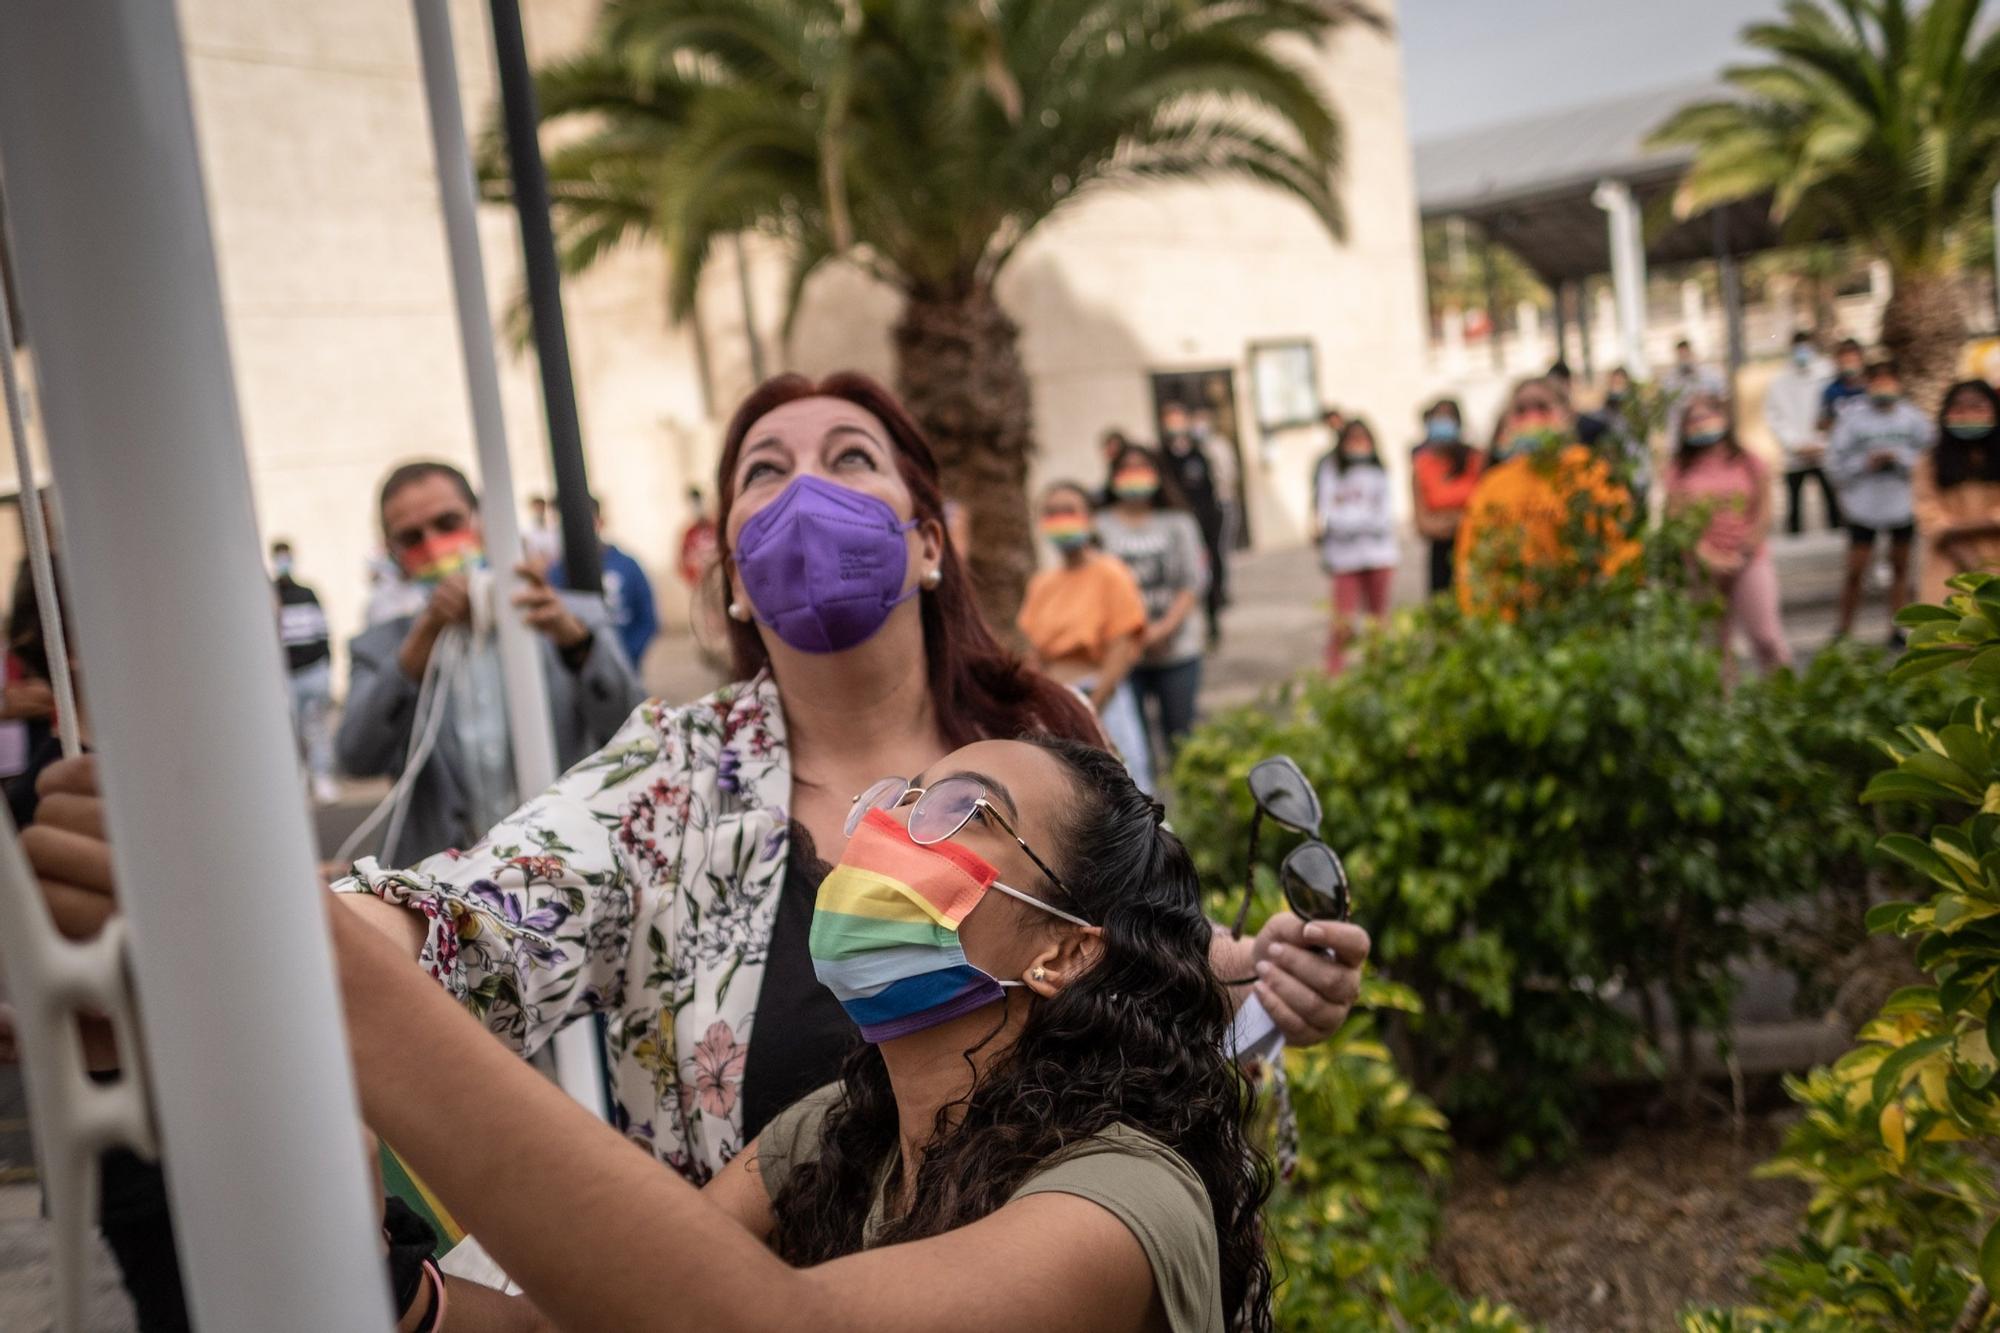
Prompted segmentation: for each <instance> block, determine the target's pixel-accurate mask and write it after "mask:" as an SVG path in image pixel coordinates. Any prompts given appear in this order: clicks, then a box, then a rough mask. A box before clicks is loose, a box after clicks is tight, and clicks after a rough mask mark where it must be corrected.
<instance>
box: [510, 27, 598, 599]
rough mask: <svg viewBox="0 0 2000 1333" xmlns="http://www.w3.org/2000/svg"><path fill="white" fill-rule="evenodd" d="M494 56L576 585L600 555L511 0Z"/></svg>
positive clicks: (524, 47) (530, 97)
mask: <svg viewBox="0 0 2000 1333" xmlns="http://www.w3.org/2000/svg"><path fill="white" fill-rule="evenodd" d="M490 7H491V9H492V13H493V57H494V61H495V63H497V64H498V65H499V67H500V107H501V113H502V118H503V119H504V121H505V123H506V127H507V170H508V172H509V174H510V175H511V176H512V177H513V179H514V211H515V212H516V213H518V214H519V215H520V219H521V265H522V268H523V270H524V271H525V272H526V274H527V278H528V310H529V313H530V314H531V315H532V316H533V320H534V327H535V360H536V361H537V362H538V363H539V364H540V366H541V370H542V408H543V410H544V411H545V412H546V413H547V414H548V419H549V457H550V459H551V461H552V463H553V464H554V470H555V477H556V509H557V512H558V513H560V514H561V516H562V530H563V574H564V582H565V583H567V584H568V585H569V586H570V587H571V588H573V589H575V590H576V591H578V592H600V591H602V590H603V587H604V557H603V554H602V552H601V551H600V550H599V549H598V544H597V524H596V521H595V519H594V518H593V516H592V515H591V512H590V477H589V474H588V472H587V471H586V469H585V467H584V463H583V432H582V430H581V428H580V427H579V426H578V425H577V420H576V383H575V381H574V380H572V379H571V378H570V373H569V336H568V334H567V333H565V332H564V330H563V312H562V273H561V270H560V269H559V268H558V267H557V265H556V236H555V230H554V229H553V228H552V227H551V226H550V225H549V177H548V172H547V171H546V170H545V169H544V168H543V166H542V146H541V140H540V138H539V136H538V129H539V125H540V121H541V116H540V115H539V114H538V113H537V111H536V109H535V80H534V75H533V73H532V72H530V70H529V69H528V43H527V39H526V38H525V37H523V36H522V33H521V10H520V7H519V6H518V5H517V4H516V3H515V0H492V4H491V6H490Z"/></svg>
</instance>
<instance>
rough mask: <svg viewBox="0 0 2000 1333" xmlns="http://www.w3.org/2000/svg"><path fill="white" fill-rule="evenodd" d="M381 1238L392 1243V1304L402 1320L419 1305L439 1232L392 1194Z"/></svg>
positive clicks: (387, 1201) (385, 1208) (384, 1206)
mask: <svg viewBox="0 0 2000 1333" xmlns="http://www.w3.org/2000/svg"><path fill="white" fill-rule="evenodd" d="M382 1234H383V1236H384V1237H385V1238H387V1240H388V1242H389V1258H388V1266H389V1301H390V1304H391V1306H392V1308H393V1309H394V1310H395V1311H396V1317H397V1318H398V1319H401V1318H402V1317H403V1315H404V1314H406V1313H408V1312H409V1309H410V1307H411V1306H412V1305H415V1304H416V1302H417V1294H418V1292H420V1291H421V1290H422V1288H423V1282H424V1270H425V1266H426V1265H427V1264H429V1263H430V1258H431V1252H432V1251H433V1250H435V1249H436V1248H437V1232H436V1231H434V1230H432V1229H431V1224H430V1223H429V1222H426V1221H425V1220H424V1219H423V1217H422V1216H421V1215H420V1214H419V1213H417V1211H416V1210H415V1209H413V1208H411V1207H410V1205H408V1204H407V1203H404V1202H403V1201H402V1200H401V1199H399V1198H397V1197H396V1196H394V1195H393V1194H392V1195H390V1196H389V1197H388V1198H386V1199H384V1200H383V1203H382ZM440 1285H441V1284H440Z"/></svg>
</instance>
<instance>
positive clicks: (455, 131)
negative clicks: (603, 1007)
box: [412, 0, 607, 1119]
mask: <svg viewBox="0 0 2000 1333" xmlns="http://www.w3.org/2000/svg"><path fill="white" fill-rule="evenodd" d="M412 8H413V9H415V11H416V17H417V46H418V49H419V51H420V53H421V55H422V57H423V67H424V99H425V105H426V106H427V108H428V109H429V112H430V125H431V145H432V147H433V149H434V150H435V151H436V153H437V174H438V197H439V202H440V203H441V204H442V206H443V212H444V227H445V241H446V243H447V247H448V248H449V250H450V253H451V286H452V295H453V298H454V300H455V302H456V304H457V307H458V341H459V351H460V353H461V355H462V356H463V358H464V362H465V384H466V391H467V393H468V394H469V395H470V397H471V400H472V433H473V438H474V442H475V444H476V445H477V447H478V450H479V493H480V506H479V520H480V525H481V526H482V527H483V528H484V529H485V531H486V546H487V553H488V555H490V556H491V558H492V560H493V563H494V566H495V569H496V572H497V574H498V577H497V578H496V579H495V593H494V595H495V597H496V598H498V599H500V600H501V601H502V602H503V603H504V600H505V598H506V590H507V589H509V588H511V587H513V569H514V566H515V565H516V564H518V563H519V562H520V559H521V533H520V521H519V519H518V517H517V511H516V509H515V506H514V468H513V463H512V461H511V460H510V459H509V457H508V454H507V425H506V419H505V417H504V416H503V415H502V413H501V410H500V376H499V373H498V371H497V370H496V369H495V368H494V357H493V319H492V315H491V313H490V312H489V311H488V309H487V305H486V274H485V271H484V269H483V267H482V265H481V262H480V254H479V217H478V203H477V199H476V196H475V194H474V191H473V178H472V154H471V153H470V152H469V151H468V150H467V148H466V146H465V113H464V110H463V109H462V107H461V106H460V104H459V96H458V62H457V58H456V55H455V53H454V52H453V50H452V43H451V14H450V12H449V10H448V9H447V8H446V5H445V0H414V3H413V4H412ZM493 619H494V626H495V629H496V631H497V632H498V634H499V637H500V666H501V671H502V673H503V679H504V682H505V685H506V694H507V730H508V734H509V736H510V738H511V739H512V741H513V747H514V782H515V785H516V786H517V787H518V788H519V789H520V793H521V796H522V798H523V799H526V798H527V797H530V796H533V795H535V794H536V793H538V792H541V791H543V790H545V789H547V787H548V786H549V784H551V783H553V782H554V781H555V780H556V742H555V730H554V725H553V723H552V722H551V721H550V719H549V710H548V703H547V700H548V684H547V682H546V681H545V680H544V679H543V678H542V653H541V647H540V645H539V644H537V643H536V642H535V635H534V633H533V632H532V631H531V630H529V629H528V627H527V626H526V625H524V624H522V623H521V618H520V617H519V616H517V615H515V614H514V613H513V610H512V608H511V607H508V606H506V605H504V604H503V605H501V606H498V607H495V608H494V617H493ZM555 1056H556V1076H557V1078H558V1080H559V1081H560V1082H561V1083H562V1086H563V1091H565V1092H567V1093H569V1095H570V1096H572V1097H574V1098H575V1099H576V1100H577V1101H579V1102H581V1103H583V1104H584V1105H585V1106H588V1107H589V1108H591V1109H592V1110H593V1111H595V1112H597V1114H598V1116H599V1118H600V1119H601V1118H603V1117H604V1116H605V1114H606V1109H607V1108H606V1107H605V1105H604V1077H603V1073H602V1068H603V1066H602V1060H603V1056H602V1053H601V1048H600V1046H599V1044H598V1040H597V1034H596V1032H595V1031H594V1029H593V1025H591V1024H588V1023H573V1024H571V1025H570V1026H569V1027H567V1028H565V1029H563V1031H561V1032H560V1033H558V1034H557V1035H556V1039H555Z"/></svg>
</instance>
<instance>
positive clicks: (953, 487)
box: [895, 288, 1034, 639]
mask: <svg viewBox="0 0 2000 1333" xmlns="http://www.w3.org/2000/svg"><path fill="white" fill-rule="evenodd" d="M895 343H896V384H897V389H898V392H900V393H901V394H902V397H903V402H904V404H905V405H906V406H907V407H908V408H909V409H910V412H911V414H912V415H914V416H915V417H916V419H917V421H918V423H919V424H920V425H922V426H923V428H924V433H925V434H926V435H928V436H929V437H930V442H931V447H932V448H933V449H935V450H936V451H937V459H938V465H939V467H940V468H941V469H942V471H943V473H944V493H945V497H946V498H947V499H950V500H956V501H958V503H960V504H962V505H964V506H965V509H966V513H967V516H968V517H969V518H970V519H971V530H972V540H971V547H972V549H971V550H970V551H961V552H960V553H959V554H960V556H961V557H962V558H964V559H965V560H966V561H967V563H968V565H969V566H970V568H971V571H972V583H973V589H974V591H975V592H976V594H977V595H978V598H979V606H980V610H982V611H984V612H985V613H986V619H987V622H988V623H989V624H990V625H992V627H993V629H994V632H995V633H997V634H999V635H1000V636H1001V637H1002V639H1011V638H1012V637H1013V634H1014V615H1015V613H1016V612H1017V611H1018V610H1019V609H1020V605H1021V593H1022V590H1023V589H1024V588H1025V587H1026V586H1027V582H1028V575H1029V574H1030V573H1032V572H1033V571H1034V547H1033V544H1032V540H1031V532H1030V527H1029V523H1028V496H1027V486H1028V459H1029V456H1030V455H1031V454H1032V453H1033V452H1034V442H1033V438H1032V435H1031V428H1032V413H1031V409H1030V406H1029V397H1028V373H1027V371H1026V370H1025V369H1024V368H1023V367H1022V365H1021V349H1020V329H1019V328H1018V327H1017V326H1016V325H1015V323H1014V321H1013V320H1011V319H1009V318H1008V317H1007V312H1006V311H1004V310H1002V309H1001V308H1000V303H999V301H998V300H996V299H995V298H994V295H993V292H992V290H991V288H977V289H974V290H973V291H971V292H970V293H967V294H964V295H959V296H948V297H928V296H911V297H909V299H908V300H907V302H906V303H905V305H904V307H903V317H902V319H901V320H900V321H898V323H897V325H896V328H895Z"/></svg>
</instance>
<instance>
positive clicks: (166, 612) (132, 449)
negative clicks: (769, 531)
mask: <svg viewBox="0 0 2000 1333" xmlns="http://www.w3.org/2000/svg"><path fill="white" fill-rule="evenodd" d="M0 160H3V161H4V163H5V169H6V171H7V183H8V187H9V188H8V204H9V207H10V210H11V211H12V213H13V221H14V230H15V235H16V237H17V239H18V241H19V245H20V273H21V287H22V307H23V312H24V315H25V317H26V320H27V322H28V325H29V328H30V329H31V331H32V333H33V335H34V338H35V348H36V367H37V370H38V373H39V378H40V381H41V387H42V401H43V409H44V415H45V419H46V422H47V428H48V436H49V440H50V455H51V463H52V466H53V468H54V472H55V477H56V482H57V486H58V489H59V490H60V492H61V494H62V496H63V500H64V516H65V519H66V525H67V526H66V537H67V542H66V546H67V550H68V555H69V559H70V565H69V581H70V586H71V590H72V592H73V594H74V598H75V600H74V603H73V605H72V607H71V610H72V611H73V613H74V618H75V621H76V626H77V639H78V647H79V652H80V656H79V661H80V663H81V664H82V666H83V668H84V670H85V671H86V672H87V674H88V676H89V690H90V697H91V719H92V723H93V727H94V730H95V731H96V733H97V736H98V738H99V740H100V742H101V744H102V747H103V765H102V772H103V781H104V784H105V795H106V799H107V803H108V805H107V815H108V818H109V821H110V826H111V827H110V831H111V834H112V838H113V843H114V853H115V858H116V866H117V871H118V876H119V881H120V883H121V885H122V886H123V891H124V907H125V913H126V916H127V918H128V921H129V925H130V932H131V954H132V964H133V971H134V976H135V982H136V989H137V991H138V994H139V997H140V1002H141V1010H142V1024H141V1026H142V1030H143V1032H144V1039H145V1040H144V1045H145V1048H146V1049H145V1054H146V1057H147V1064H148V1066H149V1073H150V1077H151V1082H152V1086H153V1089H154V1093H155V1096H156V1099H157V1101H156V1114H157V1118H158V1120H159V1122H160V1130H161V1139H162V1145H161V1146H162V1148H163V1151H164V1153H165V1162H166V1167H167V1183H168V1187H169V1194H170V1198H171V1201H172V1205H173V1212H174V1221H175V1225H176V1232H177V1239H178V1242H179V1249H180V1259H181V1264H182V1272H183V1275H184V1277H185V1278H186V1283H187V1292H188V1297H189V1302H190V1306H191V1311H192V1314H193V1319H194V1323H195V1325H196V1326H197V1327H199V1328H201V1329H203V1330H204V1331H205V1333H270V1330H274V1329H285V1330H297V1331H300V1333H322V1331H324V1333H335V1331H336V1330H337V1331H339V1333H348V1331H349V1330H353V1331H354V1333H360V1331H361V1330H369V1331H370V1333H380V1330H382V1329H385V1328H387V1327H389V1324H390V1319H389V1314H390V1312H389V1308H388V1299H387V1292H386V1290H385V1287H386V1284H385V1282H384V1280H383V1275H382V1265H381V1260H380V1257H379V1255H378V1254H377V1249H376V1247H377V1239H378V1235H379V1233H378V1231H377V1227H376V1222H375V1214H376V1201H375V1200H374V1199H373V1198H371V1197H370V1192H369V1189H368V1183H367V1182H368V1175H367V1171H366V1167H365V1162H364V1158H363V1150H362V1139H361V1125H360V1120H359V1118H358V1116H357V1114H356V1105H357V1104H356V1098H355V1091H354V1084H353V1080H352V1077H351V1074H350V1068H349V1064H348V1054H347V1043H346V1040H345V1037H344V1034H343V1032H342V1030H341V1025H340V1011H339V1001H338V996H337V992H336V990H335V983H334V973H333V965H332V956H331V952H330V949H329V946H328V941H327V932H326V925H325V916H324V913H325V910H326V908H325V905H324V902H323V900H322V898H321V896H320V894H319V893H318V891H317V890H316V888H315V887H314V871H313V839H312V831H311V828H310V826H309V824H308V821H307V817H306V806H305V793H304V790H303V788H302V786H301V784H300V782H299V776H298V766H297V762H296V759H295V757H294V750H293V743H292V732H291V722H290V717H289V709H288V707H287V703H286V698H285V691H284V672H283V666H282V663H281V661H280V658H279V651H278V636H277V628H276V623H275V616H274V613H273V608H272V604H271V592H270V586H269V584H268V583H267V582H266V580H265V576H264V571H263V567H262V561H261V559H260V555H259V551H258V541H257V529H256V522H255V517H254V514H253V512H252V507H251V495H250V479H249V475H248V471H247V469H246V467H245V463H244V457H243V440H242V431H241V428H240V424H239V422H238V418H237V407H236V394H235V384H234V381H233V378H232V375H231V371H230V364H229V352H228V345H227V340H226V337H225V333H224V325H223V315H222V301H221V291H220V288H219V285H218V283H217V278H216V270H215V254H214V249H213V245H212V243H211V238H210V233H209V225H208V213H207V207H206V203H205V201H204V198H203V194H202V182H201V171H200V162H199V158H198V155H197V151H196V144H195V134H194V123H193V119H192V115H191V110H190V106H189V98H188V85H187V72H186V69H185V67H184V65H183V63H182V49H181V40H180V31H179V28H178V26H177V24H176V21H175V17H174V7H173V6H172V5H168V4H163V3H160V2H159V0H91V2H90V3H87V4H76V3H72V0H14V3H10V4H7V5H4V6H0Z"/></svg>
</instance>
